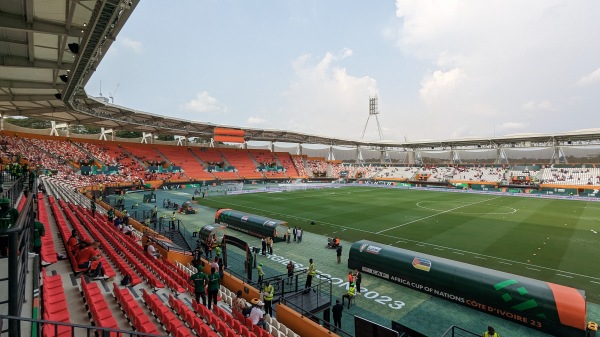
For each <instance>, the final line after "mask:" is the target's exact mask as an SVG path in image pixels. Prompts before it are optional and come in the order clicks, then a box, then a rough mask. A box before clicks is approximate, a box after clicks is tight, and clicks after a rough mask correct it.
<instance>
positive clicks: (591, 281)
mask: <svg viewBox="0 0 600 337" xmlns="http://www.w3.org/2000/svg"><path fill="white" fill-rule="evenodd" d="M590 282H592V283H596V284H600V282H596V281H590Z"/></svg>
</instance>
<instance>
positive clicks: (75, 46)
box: [67, 42, 79, 54]
mask: <svg viewBox="0 0 600 337" xmlns="http://www.w3.org/2000/svg"><path fill="white" fill-rule="evenodd" d="M67 47H69V50H70V51H71V53H73V54H79V44H77V43H75V42H73V43H69V44H68V45H67Z"/></svg>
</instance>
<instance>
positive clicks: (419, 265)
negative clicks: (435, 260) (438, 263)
mask: <svg viewBox="0 0 600 337" xmlns="http://www.w3.org/2000/svg"><path fill="white" fill-rule="evenodd" d="M412 266H413V267H415V268H416V269H419V270H422V271H429V270H430V269H431V261H429V260H427V259H422V258H420V257H416V256H415V258H414V259H413V261H412Z"/></svg>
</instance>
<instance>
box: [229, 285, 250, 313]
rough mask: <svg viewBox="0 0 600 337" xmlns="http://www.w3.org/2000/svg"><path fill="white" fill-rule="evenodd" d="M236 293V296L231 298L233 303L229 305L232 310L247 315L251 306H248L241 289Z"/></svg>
mask: <svg viewBox="0 0 600 337" xmlns="http://www.w3.org/2000/svg"><path fill="white" fill-rule="evenodd" d="M236 295H237V297H236V298H235V299H234V300H233V303H232V305H231V308H232V310H233V311H237V312H239V313H240V314H242V315H244V316H247V315H248V314H250V311H251V310H252V307H248V302H246V299H244V298H243V297H242V291H241V290H238V291H237V294H236Z"/></svg>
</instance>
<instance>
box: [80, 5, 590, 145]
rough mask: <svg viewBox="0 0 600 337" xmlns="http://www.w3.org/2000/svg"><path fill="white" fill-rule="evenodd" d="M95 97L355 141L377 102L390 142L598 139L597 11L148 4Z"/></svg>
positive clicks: (114, 51) (109, 61) (101, 70)
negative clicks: (585, 134)
mask: <svg viewBox="0 0 600 337" xmlns="http://www.w3.org/2000/svg"><path fill="white" fill-rule="evenodd" d="M100 84H101V90H100ZM117 86H118V87H117ZM86 91H87V93H88V94H89V95H91V96H99V94H100V92H102V95H103V96H104V97H109V96H113V98H114V103H115V104H118V105H121V106H125V107H129V108H133V109H136V110H140V111H145V112H150V113H154V114H160V115H165V116H171V117H176V118H181V119H186V120H192V121H200V122H210V123H216V124H225V125H232V126H239V127H253V128H265V129H284V130H291V131H297V132H304V133H309V134H315V135H321V136H332V137H341V138H345V139H360V137H361V134H362V132H363V129H365V126H366V132H365V137H364V139H366V140H378V139H379V134H378V131H377V121H376V119H375V118H374V117H371V118H370V119H369V98H370V97H374V96H377V97H378V102H379V115H378V116H377V118H378V120H379V123H380V125H381V128H382V133H383V138H384V139H385V140H394V141H403V140H405V139H406V140H408V141H418V140H445V139H457V138H463V137H493V136H503V135H511V134H530V133H559V132H568V131H574V130H581V129H590V128H599V127H600V109H599V107H600V1H597V0H501V1H494V0H489V1H481V0H460V1H458V0H397V1H395V2H394V1H383V0H377V1H364V0H362V1H358V0H343V1H342V0H263V1H242V0H175V1H168V2H165V1H152V0H146V1H141V2H140V4H139V5H138V6H137V8H136V9H135V10H134V12H133V13H132V15H131V17H130V18H129V20H128V21H127V23H126V24H125V26H124V28H123V29H122V30H121V32H120V33H119V35H118V36H117V39H116V41H115V42H114V43H113V45H112V46H111V48H110V50H109V51H108V53H107V54H106V55H105V57H104V59H103V60H102V62H101V63H100V65H99V66H98V68H97V71H96V73H95V74H94V75H93V77H92V78H91V80H90V81H89V82H88V84H87V86H86ZM367 120H368V123H367Z"/></svg>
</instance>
